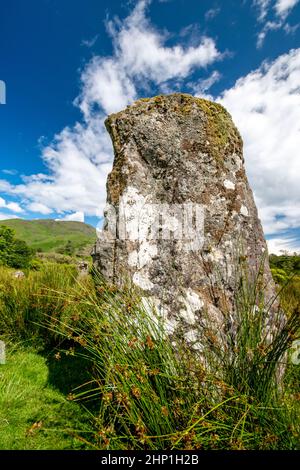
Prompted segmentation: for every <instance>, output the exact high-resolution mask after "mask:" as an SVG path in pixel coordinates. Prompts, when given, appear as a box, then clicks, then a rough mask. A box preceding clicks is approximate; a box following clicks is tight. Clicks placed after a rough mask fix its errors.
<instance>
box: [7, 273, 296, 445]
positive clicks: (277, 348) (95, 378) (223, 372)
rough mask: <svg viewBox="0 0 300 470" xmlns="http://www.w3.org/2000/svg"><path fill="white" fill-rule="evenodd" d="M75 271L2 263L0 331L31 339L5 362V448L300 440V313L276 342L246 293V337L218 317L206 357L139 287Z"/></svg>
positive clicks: (242, 326) (13, 339)
mask: <svg viewBox="0 0 300 470" xmlns="http://www.w3.org/2000/svg"><path fill="white" fill-rule="evenodd" d="M76 275H77V274H76V270H74V269H73V268H72V267H71V266H63V265H62V266H61V265H53V266H52V265H50V264H49V265H46V266H43V268H42V269H41V271H38V272H30V273H28V275H27V277H26V278H25V279H19V280H17V279H15V278H13V277H12V276H11V272H10V271H9V270H7V269H6V268H2V269H1V270H0V285H1V291H0V339H4V340H6V341H8V343H9V344H13V345H17V344H21V345H22V346H21V347H14V348H13V349H11V350H10V348H11V347H10V346H9V351H10V355H9V357H8V362H7V364H6V365H5V366H0V367H1V368H0V373H1V382H0V420H1V422H2V423H8V424H7V428H6V431H5V428H2V431H0V448H15V449H17V448H18V449H21V448H36V449H38V448H79V447H80V446H83V447H84V448H96V449H153V450H155V449H204V450H206V449H207V450H211V449H216V450H217V449H222V450H226V449H228V450H230V449H232V450H235V449H238V450H242V449H263V450H266V449H299V430H300V418H299V417H300V407H299V383H300V380H299V375H300V374H299V365H295V364H292V363H291V362H290V354H289V349H290V347H291V346H292V344H293V341H294V340H295V338H297V335H298V334H299V323H300V320H299V310H297V309H296V310H293V312H290V315H289V319H288V321H287V322H286V323H285V324H284V325H282V327H281V329H280V330H279V331H278V333H277V335H276V336H275V337H274V338H273V340H272V342H271V343H270V342H268V341H266V338H264V337H263V336H264V335H263V334H262V333H263V332H262V325H263V318H264V314H265V313H264V312H265V310H264V308H263V306H261V307H260V310H259V311H257V309H253V302H254V300H253V298H252V300H251V302H248V301H247V299H244V300H245V301H244V303H242V304H239V307H237V308H238V309H239V310H238V312H237V314H238V318H240V323H239V325H238V329H237V335H236V342H235V344H232V345H230V344H228V347H227V348H225V349H224V348H223V347H222V345H221V344H220V343H219V342H218V339H217V338H216V336H215V332H214V330H213V328H214V325H211V326H208V329H206V330H205V331H204V333H205V335H206V337H207V339H208V341H207V342H206V343H205V341H204V344H205V347H204V349H203V351H202V353H201V355H200V356H199V357H197V356H195V354H191V352H190V350H189V349H188V348H187V347H186V345H185V344H184V343H183V342H182V341H181V340H180V338H178V339H176V340H174V338H173V340H171V339H170V338H169V337H168V335H167V334H166V333H165V332H164V326H163V325H162V323H161V321H160V319H159V318H158V317H157V316H156V314H155V312H154V311H152V310H151V306H150V305H145V304H143V303H141V300H140V296H139V293H138V292H136V291H135V290H134V289H133V288H132V287H131V286H127V287H124V288H123V289H122V290H120V289H117V288H116V287H115V286H112V285H108V284H106V283H104V282H103V280H102V279H99V278H97V276H96V277H94V278H92V277H91V276H87V277H84V278H78V279H77V278H76ZM250 287H251V286H247V289H246V292H244V293H243V295H244V297H245V295H246V294H247V293H249V292H250V294H251V295H252V294H253V292H254V290H255V286H252V287H251V289H252V291H251V289H250ZM24 341H25V344H27V348H24ZM174 341H175V342H174ZM283 364H285V366H286V373H285V377H284V385H283V386H282V387H281V388H278V387H277V385H276V384H277V372H278V367H280V366H282V365H283ZM10 399H11V400H13V401H12V402H11V403H10V402H9V400H10ZM31 400H33V401H31ZM27 402H28V406H27ZM58 410H60V411H58ZM14 434H15V435H16V436H17V439H14V438H13V435H14ZM51 436H52V437H51ZM57 436H61V437H60V438H57ZM74 436H76V437H74Z"/></svg>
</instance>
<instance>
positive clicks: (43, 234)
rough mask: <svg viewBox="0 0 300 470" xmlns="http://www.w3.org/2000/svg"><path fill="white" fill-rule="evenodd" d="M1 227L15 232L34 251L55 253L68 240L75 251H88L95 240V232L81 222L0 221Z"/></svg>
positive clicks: (49, 220)
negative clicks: (3, 226)
mask: <svg viewBox="0 0 300 470" xmlns="http://www.w3.org/2000/svg"><path fill="white" fill-rule="evenodd" d="M1 225H5V226H6V227H10V228H12V229H14V230H15V232H16V236H17V238H19V239H21V240H25V241H26V243H27V244H28V245H29V246H30V247H31V248H32V249H34V250H40V251H42V252H46V253H47V252H56V251H57V250H58V249H60V248H63V247H65V245H66V243H67V242H68V241H69V240H70V241H71V242H72V245H73V246H74V247H75V250H76V251H77V252H78V251H82V250H83V251H86V253H87V254H89V251H90V249H91V247H92V245H93V243H94V242H95V240H96V230H95V228H94V227H92V226H91V225H87V224H84V223H82V222H68V221H62V222H58V221H55V220H51V219H45V220H22V219H11V220H3V221H1Z"/></svg>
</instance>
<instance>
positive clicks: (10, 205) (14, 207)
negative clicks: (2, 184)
mask: <svg viewBox="0 0 300 470" xmlns="http://www.w3.org/2000/svg"><path fill="white" fill-rule="evenodd" d="M0 207H1V208H5V209H8V210H10V211H11V212H16V213H19V212H24V209H22V207H21V206H20V205H19V204H18V203H17V202H6V201H5V200H4V199H3V198H2V197H0Z"/></svg>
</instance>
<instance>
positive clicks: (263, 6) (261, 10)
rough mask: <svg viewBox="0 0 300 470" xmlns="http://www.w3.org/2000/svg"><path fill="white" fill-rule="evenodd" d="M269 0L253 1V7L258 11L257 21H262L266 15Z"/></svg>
mask: <svg viewBox="0 0 300 470" xmlns="http://www.w3.org/2000/svg"><path fill="white" fill-rule="evenodd" d="M270 4H271V0H253V5H254V6H255V7H256V8H257V11H258V20H259V21H263V20H264V19H265V17H266V16H267V14H268V10H269V6H270Z"/></svg>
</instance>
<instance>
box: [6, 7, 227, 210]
mask: <svg viewBox="0 0 300 470" xmlns="http://www.w3.org/2000/svg"><path fill="white" fill-rule="evenodd" d="M149 3H150V2H149V1H146V0H140V1H139V2H138V3H137V4H136V6H135V8H134V9H133V11H132V12H131V14H130V15H129V16H128V17H127V18H126V19H125V20H123V21H120V20H118V19H115V20H113V21H108V22H107V31H108V33H109V34H110V35H111V38H112V42H113V54H112V56H110V57H94V58H93V59H92V61H91V62H90V63H89V64H88V65H87V66H86V68H85V69H84V71H83V73H82V76H81V83H82V90H81V93H80V95H79V97H78V98H77V100H76V105H77V106H78V107H79V108H80V109H81V111H82V113H83V121H82V122H81V123H77V124H76V125H75V126H74V127H72V128H69V127H66V128H65V129H64V130H63V131H62V132H61V133H59V134H58V135H56V136H55V138H54V141H53V142H52V144H51V145H49V146H48V147H46V148H44V150H43V154H42V158H43V160H44V163H45V164H46V166H47V168H48V174H47V175H44V174H37V175H30V176H27V177H25V178H23V183H22V184H18V185H11V184H9V183H8V182H7V181H5V180H1V181H0V190H2V191H4V192H6V193H9V194H12V195H14V196H18V197H22V200H24V204H25V205H26V207H27V209H28V210H31V211H35V212H39V213H41V214H48V213H51V212H56V213H61V214H62V217H63V214H64V213H69V212H71V213H73V214H77V215H78V214H85V215H90V216H99V217H100V216H101V215H102V209H103V207H104V205H105V200H106V189H105V182H106V178H107V174H108V172H109V171H110V169H111V165H112V158H113V155H112V146H111V142H110V139H109V136H108V134H107V132H106V130H105V128H104V119H105V116H106V115H107V114H109V113H112V112H115V111H119V110H120V109H122V108H124V107H125V106H126V105H128V104H129V103H131V102H132V101H134V100H135V99H137V98H138V97H139V96H140V94H141V93H142V92H144V91H145V90H146V91H149V90H150V89H151V85H154V86H155V88H156V89H158V90H161V91H164V90H166V89H167V88H168V86H169V83H170V81H171V82H172V83H173V82H174V81H177V83H178V84H180V83H181V82H182V80H184V79H185V78H186V77H187V76H189V75H190V73H191V72H192V71H193V70H195V69H199V68H204V69H205V67H207V66H208V65H210V64H212V63H213V62H214V61H216V60H220V59H221V58H222V57H223V56H222V54H221V53H220V52H219V51H218V50H217V47H216V44H215V42H214V41H213V39H211V38H209V37H206V36H204V37H202V38H200V39H199V41H198V43H197V44H194V45H193V46H191V45H189V46H186V47H184V46H182V45H175V46H170V47H169V46H167V45H166V42H167V39H168V33H166V32H164V33H161V32H160V31H158V30H157V29H155V28H154V26H152V24H151V23H150V21H149V19H148V18H147V17H146V9H147V6H148V4H149ZM78 217H79V215H78ZM80 218H82V217H81V215H80Z"/></svg>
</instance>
